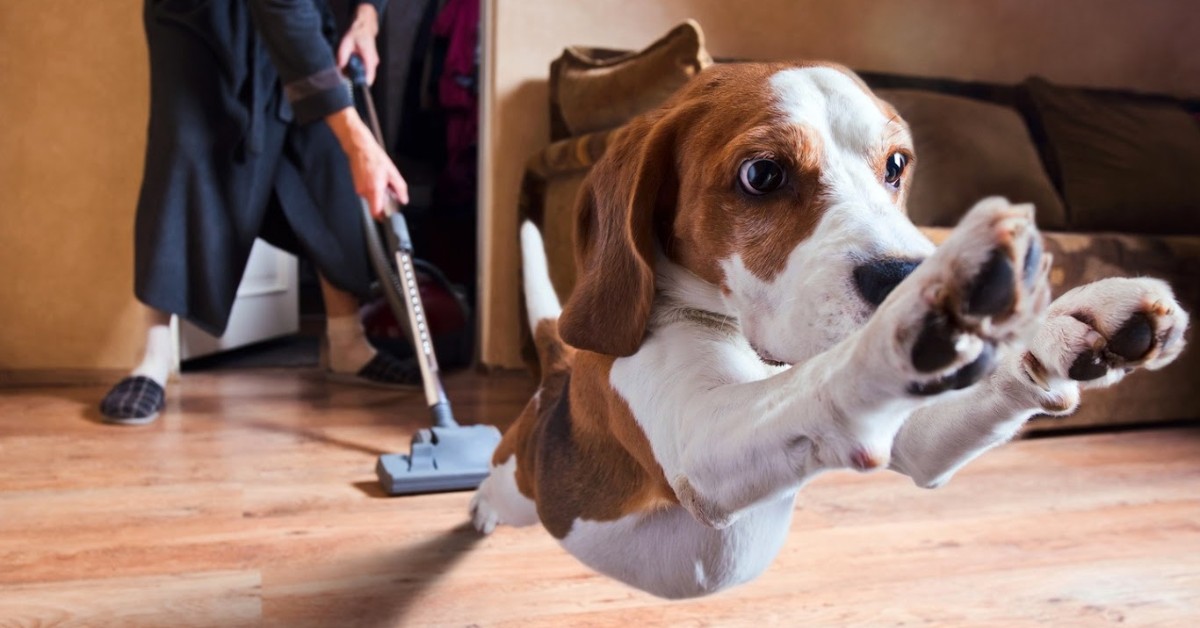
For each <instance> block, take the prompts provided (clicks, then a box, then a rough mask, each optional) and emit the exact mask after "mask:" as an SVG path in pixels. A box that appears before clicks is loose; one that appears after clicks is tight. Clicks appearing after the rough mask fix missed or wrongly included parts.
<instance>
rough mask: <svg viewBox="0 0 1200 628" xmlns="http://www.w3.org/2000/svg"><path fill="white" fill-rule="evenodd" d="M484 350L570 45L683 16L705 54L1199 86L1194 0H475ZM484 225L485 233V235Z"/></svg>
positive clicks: (510, 303) (500, 320) (993, 76)
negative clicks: (523, 190) (482, 52)
mask: <svg viewBox="0 0 1200 628" xmlns="http://www.w3.org/2000/svg"><path fill="white" fill-rule="evenodd" d="M484 1H485V6H486V9H485V13H486V18H487V23H486V24H485V31H486V37H487V39H488V41H487V51H488V53H487V55H486V58H487V59H488V61H489V64H490V65H489V67H488V70H489V73H488V76H487V85H486V93H485V97H484V100H485V118H486V122H485V133H486V135H485V136H484V138H483V150H482V159H483V170H482V171H483V173H484V175H483V176H484V181H483V186H482V190H483V198H482V199H481V217H482V218H481V220H482V225H483V229H482V233H484V234H485V240H484V242H483V243H482V247H483V255H482V258H481V259H482V260H483V262H482V266H483V272H484V278H483V284H484V285H483V295H482V315H483V318H484V323H483V330H482V332H483V333H482V348H481V351H482V359H483V361H484V362H485V363H486V364H489V365H494V366H506V367H517V366H520V364H521V362H520V359H519V349H518V345H517V339H518V332H517V330H518V319H519V312H518V303H519V301H518V298H517V294H518V290H519V282H518V277H519V274H518V273H519V271H518V253H517V248H516V216H515V213H516V199H517V192H518V185H519V183H520V176H521V171H522V166H523V164H524V162H525V160H526V158H527V157H528V156H529V155H531V154H533V153H534V152H535V151H537V150H538V149H539V148H541V147H542V146H544V145H545V143H546V142H547V138H548V137H549V131H548V122H547V111H546V84H545V79H546V72H547V69H548V66H549V64H550V61H551V60H553V59H554V58H555V57H557V56H558V54H559V53H560V52H561V50H562V48H563V47H564V46H567V45H573V44H587V45H598V46H605V47H613V48H640V47H642V46H644V45H646V44H647V43H649V42H650V41H652V40H654V39H655V38H656V37H657V36H659V35H660V34H661V33H663V32H665V31H666V30H667V29H668V28H670V27H671V26H672V25H674V24H676V23H678V22H680V21H681V20H683V19H685V18H688V17H691V18H695V19H696V20H698V21H699V22H700V24H701V26H703V28H704V31H705V33H706V35H707V39H708V48H709V51H710V52H711V53H712V54H713V56H717V57H737V58H747V59H788V58H790V59H804V58H809V59H811V58H821V59H830V60H835V61H840V62H842V63H845V64H847V65H849V66H851V67H855V68H859V69H866V70H880V71H892V72H898V73H908V74H917V75H928V76H943V77H955V78H963V79H980V80H988V81H996V82H1015V81H1019V80H1021V79H1023V78H1024V77H1025V76H1027V75H1029V74H1032V73H1037V74H1041V75H1043V76H1045V77H1047V78H1049V79H1050V80H1052V81H1059V82H1062V83H1067V84H1075V85H1091V86H1108V87H1126V88H1137V89H1144V90H1150V91H1163V92H1173V93H1177V94H1181V95H1191V96H1200V55H1197V54H1196V52H1195V46H1196V44H1197V42H1200V10H1198V9H1197V6H1196V3H1195V0H1141V1H1135V2H1131V1H1129V0H1053V1H1045V0H970V1H966V0H959V1H951V0H891V1H889V2H884V1H882V0H841V1H837V2H835V1H832V0H757V1H756V2H741V1H739V2H733V1H731V0H588V1H576V0H565V1H564V0H484ZM487 234H490V235H487Z"/></svg>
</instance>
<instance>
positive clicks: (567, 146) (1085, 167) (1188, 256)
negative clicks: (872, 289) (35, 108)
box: [519, 21, 1200, 430]
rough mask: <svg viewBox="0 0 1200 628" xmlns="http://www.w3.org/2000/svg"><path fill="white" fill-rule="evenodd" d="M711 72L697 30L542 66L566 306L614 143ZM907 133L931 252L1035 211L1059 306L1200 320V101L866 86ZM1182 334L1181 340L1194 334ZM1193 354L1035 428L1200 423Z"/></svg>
mask: <svg viewBox="0 0 1200 628" xmlns="http://www.w3.org/2000/svg"><path fill="white" fill-rule="evenodd" d="M711 63H713V60H712V58H711V57H710V56H709V55H708V53H707V51H706V50H705V48H704V37H703V34H702V32H701V30H700V28H699V25H698V24H696V23H695V22H690V21H689V22H687V23H684V24H681V25H680V26H678V27H676V28H675V29H673V30H672V31H671V32H670V33H668V34H667V35H665V36H664V37H663V38H662V39H660V40H659V41H657V42H655V43H653V44H652V45H651V46H649V47H648V48H646V49H645V50H643V51H640V52H620V51H611V50H602V49H594V48H570V49H567V50H565V51H564V52H563V55H562V57H560V58H559V59H558V60H556V61H555V62H554V63H553V64H552V66H551V76H550V121H551V133H552V140H553V142H552V143H551V144H550V145H549V146H547V147H546V148H545V149H544V150H542V151H541V152H540V153H538V154H537V155H534V156H533V157H532V158H531V159H530V160H529V163H528V165H527V168H526V172H525V178H524V181H523V185H522V190H521V198H520V201H519V203H520V214H521V215H522V216H523V217H528V218H530V219H532V220H534V221H535V222H536V223H538V224H539V225H540V226H541V228H542V231H543V235H544V239H545V241H546V249H547V254H548V257H549V259H550V273H551V278H552V280H553V282H554V285H555V288H556V290H557V291H558V292H559V296H560V297H561V298H563V299H565V298H566V297H567V296H568V295H569V294H570V292H571V289H572V287H573V286H574V283H575V276H574V273H575V268H574V264H573V253H572V242H571V240H572V208H573V203H574V200H575V195H576V192H577V190H578V188H579V185H580V183H581V182H582V181H583V178H584V176H585V175H586V174H587V171H588V169H589V168H590V167H591V165H592V164H594V163H595V162H596V160H597V159H599V158H600V156H601V155H603V153H604V149H605V146H606V142H607V140H608V136H609V134H610V132H611V131H612V130H613V129H614V128H616V127H618V126H619V125H620V124H622V123H624V122H625V121H627V120H629V119H630V118H632V117H633V116H635V115H637V114H638V113H641V112H643V111H647V110H650V109H652V108H654V107H656V106H658V105H659V104H660V103H662V102H663V101H664V100H665V99H666V98H667V97H668V96H669V95H670V94H671V93H672V92H674V90H676V89H677V88H678V87H679V86H680V85H682V84H683V83H684V82H686V81H688V80H690V78H691V77H692V76H694V75H695V74H697V73H698V72H700V71H702V70H703V68H704V67H707V66H708V65H709V64H711ZM860 74H861V76H862V77H863V78H864V80H866V81H867V83H868V84H870V85H871V86H872V88H873V89H875V90H876V92H877V93H878V94H879V95H880V96H881V97H882V98H883V99H885V100H888V101H889V102H891V103H892V104H893V105H894V106H895V107H896V108H897V109H898V110H899V112H900V114H901V115H902V116H903V117H904V118H905V120H906V121H908V123H909V124H910V126H911V128H912V131H913V136H914V142H915V144H916V146H915V148H916V152H917V169H916V174H915V175H914V177H915V178H914V180H913V188H912V191H911V194H910V199H909V202H908V206H909V212H910V214H911V215H912V218H913V220H914V222H916V223H917V224H918V225H919V226H921V227H922V229H923V230H924V231H925V232H926V233H927V234H928V235H929V236H930V237H931V238H932V239H934V241H938V240H940V239H941V238H944V237H945V235H946V234H947V233H948V232H949V228H950V227H952V226H953V225H954V224H955V223H956V222H957V221H958V219H959V217H960V216H961V215H962V213H963V212H964V211H965V210H966V209H967V208H969V207H970V206H971V205H972V204H973V203H974V202H975V201H976V200H978V199H980V198H982V197H984V196H988V195H993V194H1000V195H1003V196H1006V197H1008V198H1009V199H1011V200H1013V201H1020V202H1032V203H1034V204H1035V206H1036V207H1037V209H1038V222H1039V225H1040V227H1041V228H1042V230H1043V233H1044V234H1045V238H1046V244H1047V248H1048V250H1050V251H1051V252H1052V253H1053V254H1054V266H1053V268H1052V271H1051V280H1052V282H1053V287H1054V291H1055V294H1056V295H1057V294H1061V293H1062V292H1065V291H1066V290H1068V289H1070V288H1072V287H1074V286H1077V285H1081V284H1083V283H1087V282H1090V281H1094V280H1096V279H1101V278H1104V277H1111V276H1151V277H1158V278H1162V279H1165V280H1167V281H1168V282H1170V283H1171V285H1172V286H1173V287H1174V289H1175V292H1176V295H1177V296H1178V297H1179V299H1180V301H1181V302H1182V303H1183V304H1184V306H1185V307H1187V308H1188V310H1189V312H1192V313H1194V314H1198V313H1200V185H1197V184H1196V183H1195V177H1196V175H1197V173H1200V118H1197V117H1196V116H1197V112H1200V103H1197V102H1188V101H1177V100H1174V99H1171V98H1168V97H1163V96H1150V95H1143V94H1129V93H1120V92H1112V91H1099V90H1081V89H1073V88H1066V87H1060V86H1055V85H1052V84H1050V83H1048V82H1046V81H1044V80H1041V79H1037V78H1032V79H1029V80H1027V81H1025V82H1024V83H1022V84H1019V85H992V84H985V83H971V82H962V81H952V80H942V79H928V78H915V77H904V76H896V75H885V74H873V73H860ZM1189 335H1190V334H1189ZM1198 373H1200V351H1198V350H1188V351H1185V352H1184V354H1183V356H1182V357H1181V358H1180V359H1179V360H1177V361H1176V362H1175V363H1174V364H1172V365H1171V366H1169V367H1167V368H1165V369H1163V370H1161V371H1158V372H1153V373H1135V374H1133V375H1131V376H1130V377H1129V378H1128V380H1127V381H1126V382H1124V383H1122V384H1121V385H1119V386H1117V387H1115V388H1112V389H1109V390H1101V391H1089V392H1087V393H1085V396H1084V402H1083V406H1082V409H1081V410H1080V411H1079V412H1077V413H1076V414H1074V415H1072V416H1070V417H1065V418H1044V419H1038V420H1035V421H1033V422H1032V423H1031V424H1030V428H1029V429H1030V430H1046V429H1061V428H1077V427H1090V426H1100V425H1133V424H1146V423H1159V422H1167V421H1178V420H1195V419H1197V418H1200V385H1198V384H1200V381H1198Z"/></svg>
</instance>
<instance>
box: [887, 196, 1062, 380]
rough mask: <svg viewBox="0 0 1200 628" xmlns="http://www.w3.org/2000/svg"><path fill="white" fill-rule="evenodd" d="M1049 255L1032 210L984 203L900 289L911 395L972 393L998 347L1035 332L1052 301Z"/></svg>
mask: <svg viewBox="0 0 1200 628" xmlns="http://www.w3.org/2000/svg"><path fill="white" fill-rule="evenodd" d="M1049 263H1050V256H1049V255H1048V254H1044V253H1043V251H1042V238H1041V234H1039V233H1038V231H1037V227H1036V226H1035V224H1034V219H1033V207H1032V206H1030V205H1010V204H1009V203H1008V201H1006V200H1004V199H1002V198H989V199H986V200H984V201H981V202H980V203H979V204H977V205H976V206H975V207H974V208H973V209H971V211H970V212H969V213H968V214H967V215H966V217H965V218H963V220H962V222H961V223H960V224H959V226H958V227H957V228H956V229H955V230H954V232H953V233H952V234H951V235H950V237H949V238H948V239H947V240H946V242H945V243H943V244H942V245H941V246H940V247H938V249H937V251H936V252H935V253H934V254H933V255H932V256H931V257H930V258H929V259H927V260H926V261H925V262H923V263H922V264H921V266H920V267H918V268H917V270H916V271H914V272H913V274H912V275H911V276H910V277H909V278H908V279H907V280H905V282H904V283H903V284H901V287H900V289H898V290H897V292H901V291H905V292H907V293H908V294H907V295H903V296H901V295H897V296H898V298H897V299H896V300H895V302H893V303H890V304H887V305H888V306H889V307H891V308H893V312H892V315H894V316H898V317H899V318H900V322H899V324H898V325H897V326H896V340H897V342H898V343H899V353H900V355H901V356H903V357H904V358H905V361H906V362H907V365H906V366H908V368H907V369H906V370H907V372H908V382H907V386H906V387H907V391H908V392H909V393H911V394H914V395H934V394H938V393H942V392H945V391H947V390H954V389H960V388H965V387H967V386H970V385H971V384H974V383H975V382H977V381H979V380H980V379H981V378H983V377H984V376H985V375H987V374H988V373H990V372H991V370H992V369H993V368H994V367H995V362H996V353H997V348H998V346H999V345H1002V344H1009V343H1014V342H1019V341H1023V340H1024V338H1025V337H1027V336H1029V335H1031V334H1032V331H1033V330H1034V329H1035V328H1036V324H1037V322H1038V321H1039V320H1040V317H1041V315H1042V313H1043V312H1044V311H1045V309H1046V306H1047V305H1048V304H1049V302H1050V288H1049V282H1048V280H1047V276H1048V273H1049Z"/></svg>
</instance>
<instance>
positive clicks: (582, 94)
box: [550, 20, 713, 140]
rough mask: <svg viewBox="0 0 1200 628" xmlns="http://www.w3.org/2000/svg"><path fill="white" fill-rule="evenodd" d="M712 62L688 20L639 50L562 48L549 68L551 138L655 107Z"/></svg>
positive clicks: (606, 125)
mask: <svg viewBox="0 0 1200 628" xmlns="http://www.w3.org/2000/svg"><path fill="white" fill-rule="evenodd" d="M712 62H713V61H712V57H711V56H709V54H708V51H707V50H705V48H704V33H703V32H701V30H700V25H699V24H697V23H696V22H695V21H693V20H688V21H686V22H684V23H682V24H680V25H679V26H676V27H675V28H673V29H671V31H670V32H668V33H667V34H666V35H664V36H663V37H662V38H661V39H659V40H658V41H656V42H654V43H652V44H650V46H649V47H647V48H646V49H645V50H642V51H641V52H627V53H620V52H614V51H606V50H600V49H594V48H583V47H571V48H567V49H565V50H564V51H563V54H562V56H561V57H559V58H558V59H557V60H556V61H554V63H553V64H551V66H550V125H551V137H552V139H555V140H559V139H563V138H565V137H570V136H573V135H580V134H583V133H591V132H593V131H602V130H605V129H612V128H616V127H618V126H621V125H622V124H625V123H626V122H628V121H629V119H630V118H633V117H634V116H636V115H638V114H640V113H643V112H645V111H649V110H651V109H653V108H655V107H657V106H659V105H661V104H662V103H663V102H664V101H666V100H667V98H669V97H670V96H671V94H673V93H675V90H677V89H679V88H680V87H681V86H682V85H683V84H684V83H686V82H687V81H688V79H690V78H691V77H693V76H695V75H696V73H697V72H699V71H700V70H702V69H704V68H706V67H708V66H709V65H712Z"/></svg>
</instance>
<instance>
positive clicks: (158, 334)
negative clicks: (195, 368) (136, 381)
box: [130, 319, 175, 387]
mask: <svg viewBox="0 0 1200 628" xmlns="http://www.w3.org/2000/svg"><path fill="white" fill-rule="evenodd" d="M168 320H170V319H168ZM174 362H175V347H174V343H172V342H171V325H170V323H168V324H166V325H151V326H150V330H149V331H148V332H146V352H145V353H144V354H143V355H142V363H141V364H139V365H138V366H137V368H135V369H133V372H132V373H130V375H133V376H137V375H142V376H145V377H149V378H150V379H152V380H154V381H155V382H157V383H158V385H159V386H164V387H165V386H166V385H167V377H168V376H169V375H170V374H171V365H172V364H173V363H174Z"/></svg>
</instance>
